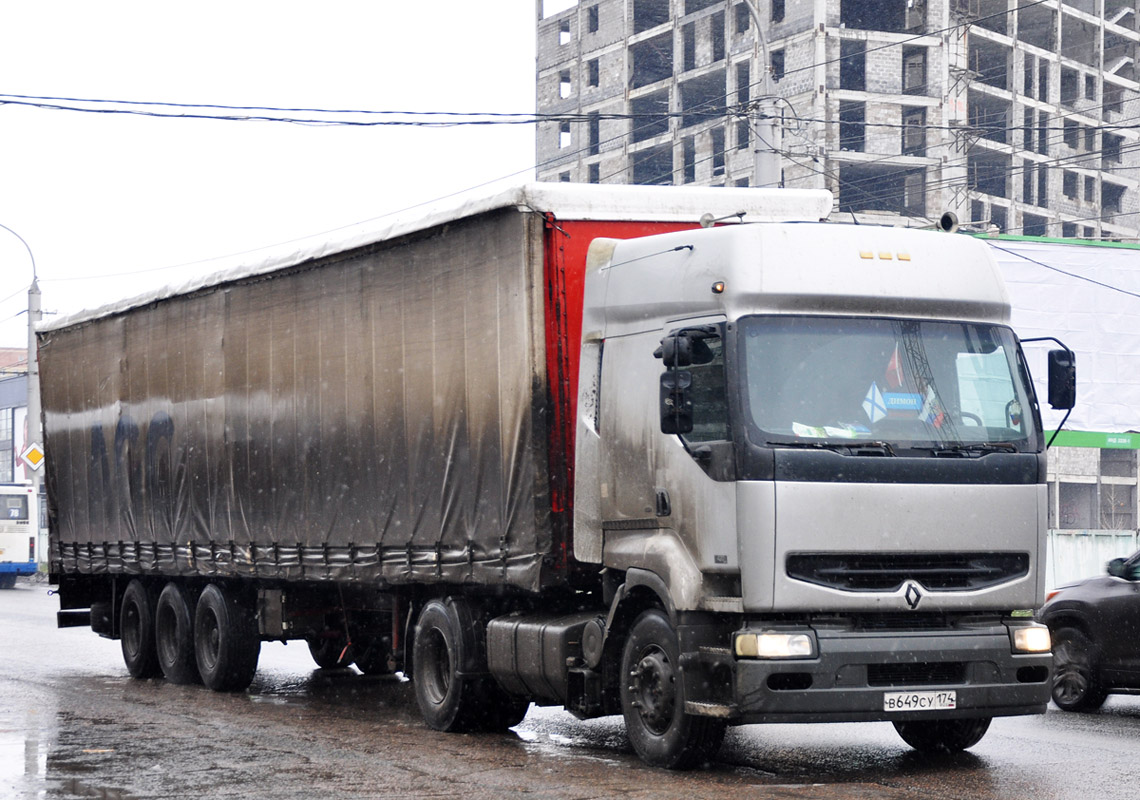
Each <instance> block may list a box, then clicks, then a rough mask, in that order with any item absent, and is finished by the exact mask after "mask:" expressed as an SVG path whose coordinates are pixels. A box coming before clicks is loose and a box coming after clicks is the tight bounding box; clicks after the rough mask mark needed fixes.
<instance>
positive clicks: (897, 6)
mask: <svg viewBox="0 0 1140 800" xmlns="http://www.w3.org/2000/svg"><path fill="white" fill-rule="evenodd" d="M780 5H781V6H782V5H783V3H781V4H780ZM906 6H907V4H906V2H903V0H899V2H883V0H842V2H841V4H840V10H839V21H840V23H842V25H843V26H844V27H845V28H850V29H854V30H861V31H886V32H888V33H902V32H904V31H905V30H906V24H907V7H906Z"/></svg>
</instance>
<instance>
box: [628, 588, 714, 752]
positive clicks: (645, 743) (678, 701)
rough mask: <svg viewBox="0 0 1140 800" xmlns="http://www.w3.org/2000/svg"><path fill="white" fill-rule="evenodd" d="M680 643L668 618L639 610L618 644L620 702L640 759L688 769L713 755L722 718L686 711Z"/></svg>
mask: <svg viewBox="0 0 1140 800" xmlns="http://www.w3.org/2000/svg"><path fill="white" fill-rule="evenodd" d="M680 655H681V654H680V645H679V644H678V640H677V632H676V630H674V628H673V625H672V623H670V622H669V618H668V617H667V616H666V615H665V614H664V613H663V612H662V611H660V610H658V609H650V610H648V611H644V612H642V614H641V616H639V617H638V618H637V620H636V621H635V622H634V623H633V628H632V629H631V630H630V632H629V638H627V639H626V642H625V647H624V648H623V649H622V661H621V664H622V667H621V669H622V671H621V675H622V680H621V707H622V714H623V715H624V716H625V728H626V733H627V734H628V736H629V741H630V744H632V745H633V749H634V751H636V753H637V754H638V756H640V757H641V759H642V760H643V761H645V762H646V763H647V764H650V765H652V766H655V767H665V768H666V769H689V768H691V767H695V766H697V765H698V764H701V763H702V762H704V761H707V760H709V759H711V758H713V757H714V756H715V755H716V752H717V750H718V749H720V744H721V742H722V741H723V740H724V731H725V727H726V725H725V722H724V721H723V720H719V719H713V718H711V717H699V716H695V715H692V714H686V713H685V697H684V693H683V688H682V680H681V674H680Z"/></svg>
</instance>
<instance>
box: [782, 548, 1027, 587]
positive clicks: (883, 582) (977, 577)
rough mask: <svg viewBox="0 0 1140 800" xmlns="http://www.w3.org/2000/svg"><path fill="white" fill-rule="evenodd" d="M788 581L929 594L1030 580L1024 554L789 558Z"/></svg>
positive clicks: (804, 555) (800, 555) (810, 555)
mask: <svg viewBox="0 0 1140 800" xmlns="http://www.w3.org/2000/svg"><path fill="white" fill-rule="evenodd" d="M785 566H786V569H787V573H788V577H789V578H793V579H795V580H798V581H806V582H807V583H814V584H817V585H819V586H827V587H829V588H832V589H842V590H844V591H848V592H893V591H897V590H898V589H900V588H902V586H903V585H904V584H905V583H906V582H907V581H914V582H916V583H918V584H920V585H921V586H922V587H924V588H926V589H930V590H932V591H943V592H953V591H968V590H971V589H984V588H986V587H989V586H997V585H998V584H1001V583H1006V582H1007V581H1011V580H1015V579H1017V578H1022V577H1025V576H1026V575H1028V574H1029V554H1028V553H793V554H791V555H789V556H788V559H787V562H786V565H785Z"/></svg>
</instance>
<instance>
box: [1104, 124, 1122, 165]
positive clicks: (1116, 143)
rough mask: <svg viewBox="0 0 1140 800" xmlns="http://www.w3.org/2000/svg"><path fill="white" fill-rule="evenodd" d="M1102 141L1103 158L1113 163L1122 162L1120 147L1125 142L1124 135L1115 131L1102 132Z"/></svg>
mask: <svg viewBox="0 0 1140 800" xmlns="http://www.w3.org/2000/svg"><path fill="white" fill-rule="evenodd" d="M1100 142H1101V153H1100V155H1101V158H1102V159H1103V160H1104V161H1106V162H1108V163H1111V164H1119V163H1120V148H1121V145H1122V144H1123V143H1124V137H1123V136H1117V135H1116V134H1114V133H1107V132H1106V133H1102V134H1101V136H1100Z"/></svg>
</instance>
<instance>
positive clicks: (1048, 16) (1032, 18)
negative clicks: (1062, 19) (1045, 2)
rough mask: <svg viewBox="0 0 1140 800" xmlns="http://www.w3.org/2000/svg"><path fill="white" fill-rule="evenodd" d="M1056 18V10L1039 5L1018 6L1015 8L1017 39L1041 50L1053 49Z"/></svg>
mask: <svg viewBox="0 0 1140 800" xmlns="http://www.w3.org/2000/svg"><path fill="white" fill-rule="evenodd" d="M1003 10H1004V9H1003ZM1056 19H1057V17H1056V12H1054V11H1053V10H1052V9H1049V8H1045V7H1043V6H1041V5H1032V6H1024V7H1022V8H1019V9H1018V10H1017V38H1018V41H1022V42H1025V43H1026V44H1031V45H1035V46H1037V47H1040V48H1041V49H1042V50H1049V51H1053V50H1055V49H1056V48H1055V47H1054V45H1055V44H1056V35H1055V31H1056V28H1057V25H1056Z"/></svg>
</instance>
